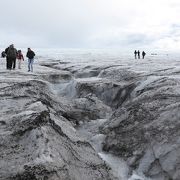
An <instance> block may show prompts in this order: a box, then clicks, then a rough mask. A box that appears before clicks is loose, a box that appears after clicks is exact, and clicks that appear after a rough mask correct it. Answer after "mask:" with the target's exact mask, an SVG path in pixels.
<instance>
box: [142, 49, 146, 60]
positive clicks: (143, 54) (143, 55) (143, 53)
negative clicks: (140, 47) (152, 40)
mask: <svg viewBox="0 0 180 180" xmlns="http://www.w3.org/2000/svg"><path fill="white" fill-rule="evenodd" d="M145 55H146V53H145V52H144V51H143V52H142V58H143V59H144V57H145Z"/></svg>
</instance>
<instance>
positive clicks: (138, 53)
mask: <svg viewBox="0 0 180 180" xmlns="http://www.w3.org/2000/svg"><path fill="white" fill-rule="evenodd" d="M137 55H138V59H140V51H139V50H138V52H137Z"/></svg>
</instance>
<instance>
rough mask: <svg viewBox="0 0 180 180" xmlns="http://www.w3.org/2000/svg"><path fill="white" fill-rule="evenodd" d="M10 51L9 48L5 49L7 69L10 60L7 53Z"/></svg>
mask: <svg viewBox="0 0 180 180" xmlns="http://www.w3.org/2000/svg"><path fill="white" fill-rule="evenodd" d="M8 50H9V47H7V48H6V49H5V51H4V52H5V54H6V69H9V58H8V56H7V52H8Z"/></svg>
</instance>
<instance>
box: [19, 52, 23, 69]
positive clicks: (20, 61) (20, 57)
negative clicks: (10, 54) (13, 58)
mask: <svg viewBox="0 0 180 180" xmlns="http://www.w3.org/2000/svg"><path fill="white" fill-rule="evenodd" d="M17 60H18V69H21V63H22V61H24V56H23V54H22V52H21V50H18V53H17Z"/></svg>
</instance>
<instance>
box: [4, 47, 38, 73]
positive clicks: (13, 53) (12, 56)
mask: <svg viewBox="0 0 180 180" xmlns="http://www.w3.org/2000/svg"><path fill="white" fill-rule="evenodd" d="M1 56H2V57H4V58H5V57H6V68H7V69H8V70H12V69H13V70H14V69H15V68H16V60H18V69H21V63H22V61H24V56H23V54H22V51H21V50H17V49H16V48H15V47H14V44H11V45H10V46H9V47H7V48H6V49H5V51H3V52H2V53H1ZM26 57H27V58H28V72H30V71H31V72H33V62H34V57H35V53H34V51H32V50H31V48H28V49H27V54H26Z"/></svg>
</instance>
